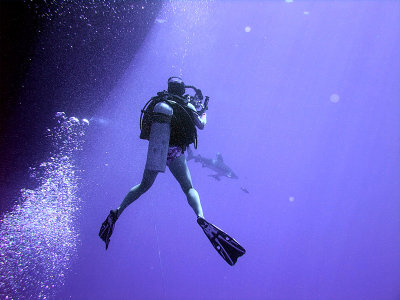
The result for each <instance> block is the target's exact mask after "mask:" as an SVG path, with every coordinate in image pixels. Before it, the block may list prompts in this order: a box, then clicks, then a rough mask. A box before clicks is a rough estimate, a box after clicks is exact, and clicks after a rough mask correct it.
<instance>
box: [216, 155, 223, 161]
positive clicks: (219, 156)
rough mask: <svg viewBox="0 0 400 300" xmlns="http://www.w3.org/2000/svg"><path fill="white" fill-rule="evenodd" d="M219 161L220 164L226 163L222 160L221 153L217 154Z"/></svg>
mask: <svg viewBox="0 0 400 300" xmlns="http://www.w3.org/2000/svg"><path fill="white" fill-rule="evenodd" d="M216 156H217V161H219V162H222V163H223V162H224V159H223V158H222V154H221V153H217V155H216Z"/></svg>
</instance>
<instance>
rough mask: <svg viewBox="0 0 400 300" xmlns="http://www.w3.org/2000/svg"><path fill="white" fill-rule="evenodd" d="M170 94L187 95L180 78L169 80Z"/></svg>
mask: <svg viewBox="0 0 400 300" xmlns="http://www.w3.org/2000/svg"><path fill="white" fill-rule="evenodd" d="M168 93H171V94H175V95H178V96H183V94H184V93H185V84H184V83H183V80H182V78H180V77H170V78H168Z"/></svg>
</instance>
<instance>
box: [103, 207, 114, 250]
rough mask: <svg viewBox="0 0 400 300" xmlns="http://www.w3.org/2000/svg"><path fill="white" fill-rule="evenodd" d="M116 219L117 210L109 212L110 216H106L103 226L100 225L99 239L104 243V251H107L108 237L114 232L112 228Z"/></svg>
mask: <svg viewBox="0 0 400 300" xmlns="http://www.w3.org/2000/svg"><path fill="white" fill-rule="evenodd" d="M117 219H118V214H117V210H110V214H109V215H108V216H107V219H106V220H105V221H104V222H103V224H101V228H100V232H99V237H100V238H101V239H102V240H103V241H104V242H105V243H106V250H107V249H108V244H109V243H110V237H111V235H112V233H113V231H114V226H115V222H116V221H117Z"/></svg>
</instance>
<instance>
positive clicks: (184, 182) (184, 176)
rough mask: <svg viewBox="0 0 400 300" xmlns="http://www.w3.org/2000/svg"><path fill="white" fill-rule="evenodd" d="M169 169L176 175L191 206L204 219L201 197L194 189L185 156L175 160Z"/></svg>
mask: <svg viewBox="0 0 400 300" xmlns="http://www.w3.org/2000/svg"><path fill="white" fill-rule="evenodd" d="M169 169H170V171H171V173H172V174H173V175H174V177H175V178H176V180H177V181H178V182H179V184H180V186H181V188H182V190H183V192H184V193H185V195H186V198H187V201H188V203H189V205H190V206H191V207H192V209H193V210H194V212H195V214H196V215H197V216H198V217H202V218H203V209H202V207H201V203H200V197H199V194H198V193H197V191H196V190H195V189H194V188H193V185H192V178H191V176H190V171H189V168H188V166H187V163H186V157H185V155H181V156H179V157H177V158H175V159H174V160H173V161H172V162H171V163H170V164H169Z"/></svg>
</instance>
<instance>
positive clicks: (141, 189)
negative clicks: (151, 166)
mask: <svg viewBox="0 0 400 300" xmlns="http://www.w3.org/2000/svg"><path fill="white" fill-rule="evenodd" d="M157 174H158V172H157V171H152V170H147V169H145V170H144V172H143V178H142V182H141V183H140V184H138V185H136V186H134V187H133V188H131V190H130V191H129V193H128V194H127V195H126V196H125V198H124V200H123V201H122V203H121V205H120V206H119V207H118V209H117V211H118V217H119V216H120V215H121V214H122V212H123V211H124V210H125V208H127V207H128V205H130V204H131V203H132V202H133V201H135V200H136V199H138V198H139V197H140V196H141V195H142V194H144V193H145V192H146V191H147V190H148V189H149V188H150V187H151V186H152V185H153V183H154V180H156V177H157Z"/></svg>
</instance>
